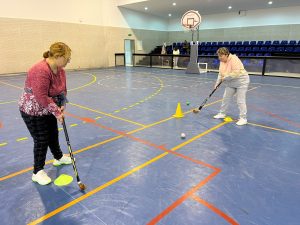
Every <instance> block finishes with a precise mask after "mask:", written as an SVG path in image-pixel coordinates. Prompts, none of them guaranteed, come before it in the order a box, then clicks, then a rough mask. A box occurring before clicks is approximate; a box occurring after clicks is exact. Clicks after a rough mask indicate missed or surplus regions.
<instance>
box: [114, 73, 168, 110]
mask: <svg viewBox="0 0 300 225" xmlns="http://www.w3.org/2000/svg"><path fill="white" fill-rule="evenodd" d="M153 77H154V78H155V79H157V80H158V81H159V82H160V87H159V89H158V90H157V91H156V92H154V94H151V95H149V96H147V97H145V98H144V99H142V100H140V101H138V102H136V103H133V104H131V105H130V106H127V107H124V108H122V109H119V110H115V111H114V112H113V113H119V112H121V111H123V110H128V108H132V107H134V106H136V105H138V104H140V103H144V102H145V101H147V100H149V99H151V98H153V97H154V96H155V95H157V94H158V93H159V92H161V90H162V88H163V87H164V82H163V81H162V80H161V79H160V78H159V77H157V76H153Z"/></svg>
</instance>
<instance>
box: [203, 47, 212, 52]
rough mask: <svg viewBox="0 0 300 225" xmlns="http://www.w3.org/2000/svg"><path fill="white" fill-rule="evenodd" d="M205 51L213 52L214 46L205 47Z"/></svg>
mask: <svg viewBox="0 0 300 225" xmlns="http://www.w3.org/2000/svg"><path fill="white" fill-rule="evenodd" d="M204 51H205V52H211V51H212V47H205V50H204Z"/></svg>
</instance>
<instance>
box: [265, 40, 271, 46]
mask: <svg viewBox="0 0 300 225" xmlns="http://www.w3.org/2000/svg"><path fill="white" fill-rule="evenodd" d="M271 44H272V41H265V43H264V45H266V46H269V45H271Z"/></svg>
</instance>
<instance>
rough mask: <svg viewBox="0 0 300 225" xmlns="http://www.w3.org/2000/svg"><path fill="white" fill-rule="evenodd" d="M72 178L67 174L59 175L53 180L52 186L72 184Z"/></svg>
mask: <svg viewBox="0 0 300 225" xmlns="http://www.w3.org/2000/svg"><path fill="white" fill-rule="evenodd" d="M72 181H73V177H72V176H69V175H67V174H61V175H60V176H59V177H58V178H56V179H55V181H54V184H55V185H56V186H65V185H68V184H70V183H72Z"/></svg>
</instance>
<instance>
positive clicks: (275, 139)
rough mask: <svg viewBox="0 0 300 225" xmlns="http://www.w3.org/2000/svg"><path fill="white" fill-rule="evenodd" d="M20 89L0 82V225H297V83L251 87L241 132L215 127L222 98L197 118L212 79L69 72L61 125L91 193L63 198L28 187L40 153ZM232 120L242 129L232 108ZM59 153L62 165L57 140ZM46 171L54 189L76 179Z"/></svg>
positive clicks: (145, 71)
mask: <svg viewBox="0 0 300 225" xmlns="http://www.w3.org/2000/svg"><path fill="white" fill-rule="evenodd" d="M24 79H25V75H24V74H23V75H14V76H12V75H7V76H0V87H1V89H0V109H1V114H0V173H1V174H0V198H1V206H2V207H1V208H0V218H1V222H0V224H3V225H19V224H47V225H57V224H59V225H77V224H78V225H85V224H92V225H98V224H99V225H104V224H107V225H142V224H149V225H150V224H160V225H223V224H241V225H299V224H300V222H299V221H300V79H295V78H282V77H262V76H251V85H250V87H249V92H248V98H247V104H248V121H249V124H248V125H246V126H242V127H238V126H237V125H235V122H234V121H233V122H224V121H223V120H216V119H213V118H212V116H213V115H214V114H216V113H217V112H218V109H219V107H220V104H221V99H222V95H223V92H224V87H223V86H221V87H220V89H219V90H217V92H216V93H215V94H214V95H213V96H212V97H211V98H210V99H209V101H208V102H207V105H206V106H205V107H204V108H203V109H202V111H201V112H200V113H198V114H193V113H192V109H193V108H196V107H198V106H199V104H201V103H202V101H203V100H204V99H205V98H206V97H207V96H208V95H209V93H210V92H211V91H212V88H213V85H214V83H215V79H216V74H215V73H207V74H205V73H204V74H200V75H196V74H193V75H192V74H185V71H182V70H167V69H158V68H157V69H151V68H123V67H121V68H111V69H101V70H87V71H73V72H68V75H67V83H68V90H69V92H68V98H69V101H70V103H69V104H68V106H67V113H68V114H67V116H66V123H67V127H68V131H69V136H70V141H71V145H72V148H73V151H74V154H75V157H76V163H77V167H78V171H79V176H80V178H81V180H82V182H83V183H84V184H85V185H86V186H87V189H86V191H85V192H81V191H80V190H79V188H78V185H77V182H76V179H75V178H74V180H73V182H72V183H71V184H69V185H68V186H63V187H58V186H56V185H54V183H51V184H50V185H47V186H40V185H38V184H36V183H33V182H32V181H31V175H32V163H33V153H32V148H33V142H32V139H31V137H30V136H29V132H28V131H27V129H26V127H25V124H24V122H23V120H22V118H21V117H20V114H19V111H18V106H17V100H18V98H19V96H20V94H21V92H22V87H23V83H24ZM179 102H180V103H181V108H182V111H183V112H184V114H185V115H184V117H183V118H180V119H178V118H174V117H173V114H174V113H175V111H176V107H177V105H178V103H179ZM189 103H190V104H189ZM228 115H229V116H231V117H232V118H234V119H237V117H238V110H237V106H236V104H235V103H233V104H232V105H231V107H230V109H229V112H228ZM86 118H91V119H94V120H96V121H95V122H86ZM181 133H185V134H186V138H185V139H181V138H180V134H181ZM60 143H61V146H62V149H63V151H64V152H65V153H67V152H68V151H67V145H66V141H65V138H64V134H63V131H61V129H60ZM47 160H48V161H47V165H46V166H45V171H46V172H47V173H48V174H49V176H50V177H51V178H52V179H53V180H54V179H55V178H56V177H58V176H59V175H60V174H69V175H72V176H73V175H74V173H73V169H72V166H70V165H68V166H62V167H58V168H57V167H53V166H52V164H51V160H52V157H51V154H50V153H49V154H48V156H47Z"/></svg>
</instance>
